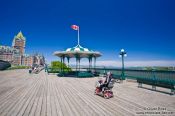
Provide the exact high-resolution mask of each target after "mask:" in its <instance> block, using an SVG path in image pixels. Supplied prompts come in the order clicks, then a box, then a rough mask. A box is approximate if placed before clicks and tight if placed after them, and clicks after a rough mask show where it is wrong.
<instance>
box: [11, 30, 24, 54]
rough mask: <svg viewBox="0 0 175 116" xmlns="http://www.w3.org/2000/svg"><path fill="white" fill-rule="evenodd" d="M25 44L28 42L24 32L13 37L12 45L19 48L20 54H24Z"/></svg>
mask: <svg viewBox="0 0 175 116" xmlns="http://www.w3.org/2000/svg"><path fill="white" fill-rule="evenodd" d="M25 44H26V38H25V37H24V36H23V34H22V32H21V31H20V32H19V33H18V34H17V35H16V36H15V37H14V39H13V42H12V47H13V48H15V49H17V50H19V53H20V55H24V53H25Z"/></svg>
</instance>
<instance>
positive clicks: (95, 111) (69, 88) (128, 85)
mask: <svg viewBox="0 0 175 116" xmlns="http://www.w3.org/2000/svg"><path fill="white" fill-rule="evenodd" d="M97 79H98V78H82V79H81V78H68V77H64V78H63V77H57V76H56V75H47V74H46V73H45V72H44V71H42V72H41V73H39V74H28V70H11V71H1V72H0V116H6V115H7V116H10V115H13V116H17V115H18V116H22V115H23V116H29V115H30V116H45V115H47V116H120V115H121V116H122V115H123V116H132V115H139V116H140V115H141V114H143V113H144V115H146V114H147V115H148V116H149V115H150V113H161V114H163V112H164V113H169V116H175V112H173V111H175V96H170V95H168V94H165V93H161V92H155V91H150V90H147V89H142V88H137V83H134V82H124V83H122V84H119V83H116V84H115V87H114V88H113V91H114V97H113V98H111V99H104V98H103V97H100V96H97V95H94V89H95V87H94V85H95V81H96V80H97ZM148 88H151V87H150V86H148ZM167 91H170V90H167ZM160 108H161V109H160ZM154 116H155V115H154Z"/></svg>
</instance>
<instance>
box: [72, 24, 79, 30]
mask: <svg viewBox="0 0 175 116" xmlns="http://www.w3.org/2000/svg"><path fill="white" fill-rule="evenodd" d="M71 28H72V29H74V30H79V26H77V25H72V26H71Z"/></svg>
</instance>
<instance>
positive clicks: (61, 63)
mask: <svg viewBox="0 0 175 116" xmlns="http://www.w3.org/2000/svg"><path fill="white" fill-rule="evenodd" d="M60 58H61V72H62V62H63V61H62V56H60Z"/></svg>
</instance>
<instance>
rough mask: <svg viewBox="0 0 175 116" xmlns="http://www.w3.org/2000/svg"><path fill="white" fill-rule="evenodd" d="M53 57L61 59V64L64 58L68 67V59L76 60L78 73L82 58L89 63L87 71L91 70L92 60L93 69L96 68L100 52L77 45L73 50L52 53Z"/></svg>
mask: <svg viewBox="0 0 175 116" xmlns="http://www.w3.org/2000/svg"><path fill="white" fill-rule="evenodd" d="M54 55H55V56H58V57H60V58H61V63H65V58H66V59H67V62H68V66H69V60H70V58H75V59H76V71H77V69H78V71H80V61H81V59H82V58H87V59H88V61H89V69H91V68H92V60H93V59H94V68H95V67H96V59H97V58H98V57H100V56H101V53H100V52H97V51H93V50H89V49H88V48H84V47H82V46H81V45H79V44H78V45H77V46H75V47H73V48H67V49H66V50H65V51H56V52H54Z"/></svg>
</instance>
